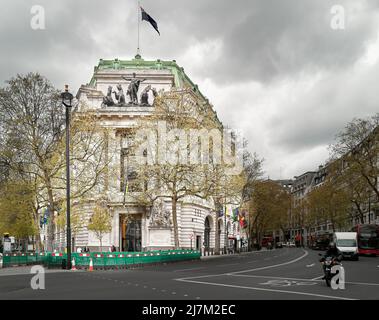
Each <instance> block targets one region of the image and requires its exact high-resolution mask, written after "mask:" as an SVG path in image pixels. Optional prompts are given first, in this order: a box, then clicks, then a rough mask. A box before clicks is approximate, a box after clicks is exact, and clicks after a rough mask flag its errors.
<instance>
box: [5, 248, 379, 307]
mask: <svg viewBox="0 0 379 320" xmlns="http://www.w3.org/2000/svg"><path fill="white" fill-rule="evenodd" d="M319 252H320V251H313V250H308V249H307V250H305V249H302V248H283V249H276V250H270V251H259V252H251V253H245V254H240V255H225V256H219V257H217V258H212V259H210V258H205V259H201V260H198V261H183V262H176V263H168V264H162V265H155V266H146V267H143V268H139V269H127V270H105V271H100V270H97V271H93V272H88V271H65V270H47V273H46V274H45V289H44V290H33V289H31V285H30V283H31V279H32V277H33V276H34V275H33V274H31V273H30V267H29V268H27V267H22V268H6V269H0V299H2V300H4V299H5V300H8V299H36V300H41V299H42V300H43V299H53V300H55V299H74V300H76V299H85V300H89V299H91V300H92V299H102V300H103V299H112V300H124V299H125V300H144V299H148V300H276V299H278V300H320V299H321V300H355V299H379V259H378V258H375V257H361V258H360V260H359V261H343V267H344V269H345V282H346V284H345V289H344V290H341V289H339V290H333V289H332V288H329V287H327V286H326V284H325V281H324V280H321V277H322V268H321V265H320V263H319V262H318V260H319V256H318V253H319Z"/></svg>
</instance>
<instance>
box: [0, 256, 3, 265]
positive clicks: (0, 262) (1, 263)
mask: <svg viewBox="0 0 379 320" xmlns="http://www.w3.org/2000/svg"><path fill="white" fill-rule="evenodd" d="M2 268H3V254H2V253H0V269H2Z"/></svg>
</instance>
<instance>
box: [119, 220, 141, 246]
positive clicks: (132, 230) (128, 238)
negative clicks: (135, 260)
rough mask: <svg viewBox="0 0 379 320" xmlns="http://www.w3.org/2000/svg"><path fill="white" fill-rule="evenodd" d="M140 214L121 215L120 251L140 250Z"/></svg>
mask: <svg viewBox="0 0 379 320" xmlns="http://www.w3.org/2000/svg"><path fill="white" fill-rule="evenodd" d="M141 221H142V219H141V215H121V216H120V229H121V230H120V233H121V251H122V252H140V251H141V250H142V232H141Z"/></svg>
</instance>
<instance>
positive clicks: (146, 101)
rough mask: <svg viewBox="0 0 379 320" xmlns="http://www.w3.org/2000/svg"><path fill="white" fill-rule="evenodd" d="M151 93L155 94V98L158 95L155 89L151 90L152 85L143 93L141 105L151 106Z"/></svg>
mask: <svg viewBox="0 0 379 320" xmlns="http://www.w3.org/2000/svg"><path fill="white" fill-rule="evenodd" d="M149 91H151V92H152V93H153V95H154V97H156V96H157V95H158V93H157V90H155V88H151V85H150V84H149V85H148V86H147V87H146V88H145V89H144V90H143V91H142V93H141V99H140V101H141V104H143V105H149Z"/></svg>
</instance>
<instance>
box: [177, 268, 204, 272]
mask: <svg viewBox="0 0 379 320" xmlns="http://www.w3.org/2000/svg"><path fill="white" fill-rule="evenodd" d="M200 269H205V267H199V268H188V269H179V270H174V272H183V271H191V270H200Z"/></svg>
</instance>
